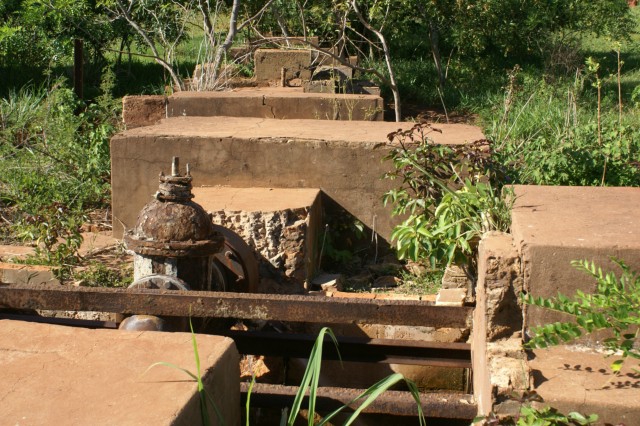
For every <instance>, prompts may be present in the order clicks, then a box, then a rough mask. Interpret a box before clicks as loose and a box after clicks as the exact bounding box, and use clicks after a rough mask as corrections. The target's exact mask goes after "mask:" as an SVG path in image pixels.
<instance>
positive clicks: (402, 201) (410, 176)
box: [383, 124, 510, 273]
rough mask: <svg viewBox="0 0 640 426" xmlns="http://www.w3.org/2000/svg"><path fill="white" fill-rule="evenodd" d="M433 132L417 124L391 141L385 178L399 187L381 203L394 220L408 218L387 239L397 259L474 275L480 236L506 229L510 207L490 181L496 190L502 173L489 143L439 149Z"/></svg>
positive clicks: (388, 193)
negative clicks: (425, 261) (463, 269)
mask: <svg viewBox="0 0 640 426" xmlns="http://www.w3.org/2000/svg"><path fill="white" fill-rule="evenodd" d="M434 131H439V130H437V129H435V128H433V127H431V126H430V125H427V124H416V125H415V126H414V127H413V128H412V129H410V130H407V131H398V132H394V133H391V134H390V135H389V140H390V142H391V143H392V145H393V146H394V148H393V149H392V150H391V152H390V153H389V155H388V156H387V159H389V160H391V161H392V162H393V166H394V170H393V171H391V172H389V173H387V174H386V175H385V177H386V178H388V179H392V180H395V179H399V180H401V182H400V185H399V186H398V188H395V189H393V190H391V191H389V192H387V193H386V194H385V195H384V198H383V200H384V203H385V204H389V203H390V204H392V207H393V210H392V212H393V214H394V215H408V218H407V219H405V220H404V221H403V222H402V223H401V224H400V225H398V226H396V227H395V228H394V230H393V232H392V234H391V238H392V239H393V240H395V241H396V249H397V251H398V257H399V258H400V259H403V258H409V259H412V260H420V259H429V261H430V262H431V266H432V267H433V268H435V267H436V266H441V267H444V266H447V265H449V264H451V263H456V264H460V265H461V266H462V265H466V266H469V267H471V269H472V264H473V256H474V254H475V252H476V249H477V244H478V241H479V240H480V237H481V235H482V234H483V233H484V232H487V231H490V230H502V231H505V230H507V229H508V227H509V224H510V215H509V210H510V205H509V203H508V202H506V201H505V200H504V199H503V198H502V197H501V194H500V192H499V190H495V189H494V188H493V186H492V183H491V182H492V181H493V182H497V183H498V184H499V182H500V181H501V179H499V176H500V175H501V173H500V170H499V169H498V168H497V167H496V165H495V163H494V162H493V160H492V158H491V151H490V145H489V143H488V141H477V142H475V143H472V144H465V145H461V146H456V147H452V146H448V145H439V144H436V143H434V142H433V141H432V140H431V139H430V138H429V134H430V133H431V132H434ZM470 273H471V272H470Z"/></svg>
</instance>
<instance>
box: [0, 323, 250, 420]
mask: <svg viewBox="0 0 640 426" xmlns="http://www.w3.org/2000/svg"><path fill="white" fill-rule="evenodd" d="M196 339H197V342H198V351H199V354H200V361H201V363H202V365H201V371H202V374H203V381H204V383H205V388H206V389H207V391H208V392H209V394H210V395H211V397H212V398H213V401H215V403H216V405H217V407H218V409H219V410H220V412H221V415H222V417H223V419H224V421H225V424H227V425H237V424H240V392H239V388H240V384H239V377H240V371H239V357H238V352H237V350H236V348H235V344H234V343H233V341H232V340H231V339H229V338H226V337H219V336H206V335H198V336H197V337H196ZM160 361H165V362H170V363H173V364H175V365H177V366H180V367H182V368H185V369H187V370H189V371H192V372H195V371H196V369H195V359H194V355H193V347H192V343H191V334H189V333H159V332H125V331H118V330H89V329H81V328H71V327H62V326H54V325H45V324H34V323H27V322H22V321H10V320H0V370H1V371H2V380H0V396H1V397H2V404H0V418H1V419H2V423H4V424H11V425H16V424H20V425H23V424H24V425H53V424H78V425H80V424H83V425H122V426H126V425H132V426H133V425H201V424H202V422H201V412H200V396H199V393H198V389H197V384H196V383H195V382H194V381H193V380H191V379H190V378H189V377H188V376H186V375H185V374H184V373H183V372H182V371H178V370H176V369H173V368H168V367H164V366H157V367H154V368H151V369H149V367H151V366H152V365H153V364H154V363H156V362H160ZM211 417H212V419H213V422H212V424H215V425H217V424H221V423H219V422H218V421H217V418H216V416H215V414H214V413H213V410H211Z"/></svg>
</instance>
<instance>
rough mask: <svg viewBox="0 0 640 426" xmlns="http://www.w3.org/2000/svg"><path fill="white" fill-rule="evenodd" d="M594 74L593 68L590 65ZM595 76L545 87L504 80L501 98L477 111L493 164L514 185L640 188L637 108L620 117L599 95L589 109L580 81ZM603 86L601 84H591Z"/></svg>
mask: <svg viewBox="0 0 640 426" xmlns="http://www.w3.org/2000/svg"><path fill="white" fill-rule="evenodd" d="M592 67H594V69H595V65H594V64H593V63H592ZM595 78H596V77H595V75H593V74H592V75H583V74H581V73H578V74H577V75H576V78H574V79H573V80H571V81H557V82H556V83H555V84H550V83H547V82H546V81H545V80H544V79H542V78H539V77H537V76H530V75H521V72H520V71H519V70H518V69H516V70H514V71H513V72H512V73H511V75H510V83H509V85H508V86H507V88H506V89H505V94H504V95H503V96H501V97H500V98H494V99H493V100H492V104H493V106H492V107H491V108H488V109H486V110H485V112H483V119H484V121H485V123H487V126H486V127H487V131H486V134H487V137H488V138H489V139H491V140H492V141H493V142H494V147H495V154H496V160H497V161H499V162H501V163H502V164H504V168H505V170H506V171H507V174H508V175H509V176H510V177H511V179H512V180H513V181H514V182H516V183H522V184H536V185H607V186H638V185H640V163H639V162H638V158H640V128H639V127H638V126H637V114H638V111H637V109H630V110H628V111H623V113H622V114H619V112H618V109H617V108H615V109H614V108H611V106H613V102H614V101H613V99H610V98H608V97H603V99H602V100H601V103H602V108H600V107H599V106H598V110H601V113H600V114H598V111H596V110H595V109H594V107H593V106H592V105H593V93H592V92H591V91H590V89H589V87H588V85H587V84H586V83H588V82H590V81H592V80H591V79H595ZM594 84H595V85H596V87H594V88H595V89H597V88H598V86H601V85H602V81H598V80H594Z"/></svg>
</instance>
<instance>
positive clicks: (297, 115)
mask: <svg viewBox="0 0 640 426" xmlns="http://www.w3.org/2000/svg"><path fill="white" fill-rule="evenodd" d="M383 112H384V102H383V100H382V98H380V97H379V96H372V95H350V94H334V93H333V92H327V93H304V89H303V88H266V87H265V88H242V89H235V90H233V91H214V92H188V91H184V92H178V93H175V94H173V95H171V96H170V97H168V98H167V117H184V116H187V117H193V116H196V117H211V116H233V117H259V118H277V119H313V120H349V121H351V120H366V121H382V119H383Z"/></svg>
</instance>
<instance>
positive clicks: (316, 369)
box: [281, 327, 426, 426]
mask: <svg viewBox="0 0 640 426" xmlns="http://www.w3.org/2000/svg"><path fill="white" fill-rule="evenodd" d="M325 336H329V338H330V340H331V341H332V342H333V344H335V345H336V348H337V346H338V342H337V340H336V337H335V335H334V334H333V332H332V331H331V329H330V328H328V327H323V328H322V329H321V330H320V333H318V337H317V339H316V341H315V344H314V345H313V349H312V350H311V354H310V355H309V360H308V363H307V368H306V369H305V372H304V375H303V377H302V381H301V383H300V387H299V389H298V393H297V394H296V396H295V399H294V402H293V405H292V407H291V411H290V413H289V416H288V418H287V419H286V423H284V422H281V424H286V425H287V426H293V425H294V423H295V421H296V418H297V417H298V414H299V413H300V409H301V407H302V402H303V399H304V398H305V395H307V392H308V400H309V402H308V406H307V410H308V416H307V422H308V425H309V426H314V425H315V426H323V425H327V424H330V423H329V422H330V420H331V419H333V418H334V417H335V416H337V415H338V414H340V413H341V412H342V411H344V410H345V409H349V408H351V407H353V406H354V404H358V403H359V405H358V406H357V408H356V409H355V410H353V412H352V413H351V414H350V415H349V416H348V417H347V419H346V420H345V422H344V425H345V426H348V425H350V424H352V423H353V422H354V421H355V420H356V419H357V418H358V416H359V415H360V414H361V413H362V411H363V410H364V409H365V408H367V407H368V406H369V405H371V403H373V402H374V401H375V400H376V398H378V397H379V396H380V395H381V394H382V393H384V392H385V391H386V390H388V389H389V388H391V387H392V386H394V385H396V384H397V383H399V382H403V381H404V382H405V383H406V385H407V387H408V388H409V390H410V391H411V395H412V396H413V398H414V400H415V401H416V405H417V408H418V418H419V421H420V425H426V422H425V418H424V413H423V412H422V405H421V403H420V394H419V392H418V388H417V387H416V385H415V384H414V383H413V382H412V381H410V380H408V379H405V378H404V376H403V375H402V374H397V373H396V374H392V375H390V376H388V377H386V378H384V379H382V380H380V381H379V382H377V383H376V384H374V385H372V386H371V387H370V388H369V389H367V390H365V391H364V392H362V393H361V394H360V395H358V396H357V397H356V398H354V399H353V400H351V401H349V402H348V403H347V404H345V405H343V406H342V407H339V408H337V409H336V410H335V411H333V412H331V413H329V414H328V415H326V416H325V417H324V418H323V419H322V420H320V422H318V423H314V420H315V416H314V415H315V413H316V411H315V405H316V399H317V393H318V383H319V380H320V371H321V365H322V347H323V345H324V343H325ZM283 420H284V419H283Z"/></svg>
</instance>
